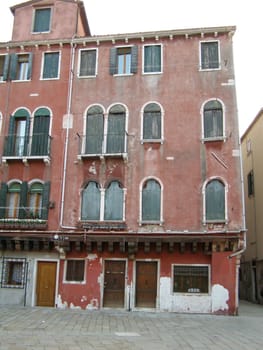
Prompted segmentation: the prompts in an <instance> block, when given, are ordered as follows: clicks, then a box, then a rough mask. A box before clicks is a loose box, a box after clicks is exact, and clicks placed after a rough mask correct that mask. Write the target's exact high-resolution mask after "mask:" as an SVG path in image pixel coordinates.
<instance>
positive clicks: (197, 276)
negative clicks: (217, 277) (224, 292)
mask: <svg viewBox="0 0 263 350" xmlns="http://www.w3.org/2000/svg"><path fill="white" fill-rule="evenodd" d="M173 292H174V293H205V294H208V292H209V267H208V266H207V265H206V266H204V265H175V266H174V267H173Z"/></svg>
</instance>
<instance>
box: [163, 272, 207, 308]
mask: <svg viewBox="0 0 263 350" xmlns="http://www.w3.org/2000/svg"><path fill="white" fill-rule="evenodd" d="M160 310H161V311H170V312H189V313H210V312H211V296H210V295H201V294H196V295H193V294H175V293H173V292H172V279H171V278H170V277H161V278H160Z"/></svg>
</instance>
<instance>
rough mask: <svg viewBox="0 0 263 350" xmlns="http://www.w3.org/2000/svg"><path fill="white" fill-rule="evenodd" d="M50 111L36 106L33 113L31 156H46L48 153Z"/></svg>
mask: <svg viewBox="0 0 263 350" xmlns="http://www.w3.org/2000/svg"><path fill="white" fill-rule="evenodd" d="M49 127H50V111H49V110H48V109H47V108H38V109H37V110H36V112H35V114H34V125H33V135H32V146H31V156H48V155H49V154H50V136H49Z"/></svg>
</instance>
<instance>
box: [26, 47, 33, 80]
mask: <svg viewBox="0 0 263 350" xmlns="http://www.w3.org/2000/svg"><path fill="white" fill-rule="evenodd" d="M32 63H33V53H32V52H30V53H29V54H28V71H27V79H28V80H30V79H31V76H32Z"/></svg>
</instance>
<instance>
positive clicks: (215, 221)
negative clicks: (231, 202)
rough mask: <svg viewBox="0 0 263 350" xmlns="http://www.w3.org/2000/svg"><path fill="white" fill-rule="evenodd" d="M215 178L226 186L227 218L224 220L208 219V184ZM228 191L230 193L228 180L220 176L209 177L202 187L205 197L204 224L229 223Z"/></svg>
mask: <svg viewBox="0 0 263 350" xmlns="http://www.w3.org/2000/svg"><path fill="white" fill-rule="evenodd" d="M213 180H218V181H220V182H222V183H223V184H224V186H225V219H224V220H223V221H222V220H213V221H212V220H207V219H206V186H207V184H208V183H209V182H211V181H213ZM227 193H228V185H227V182H226V181H225V180H224V179H222V178H221V177H218V176H212V177H210V178H209V179H207V180H206V181H205V182H204V184H203V188H202V197H203V224H204V225H209V224H227V223H228V199H227Z"/></svg>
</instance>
